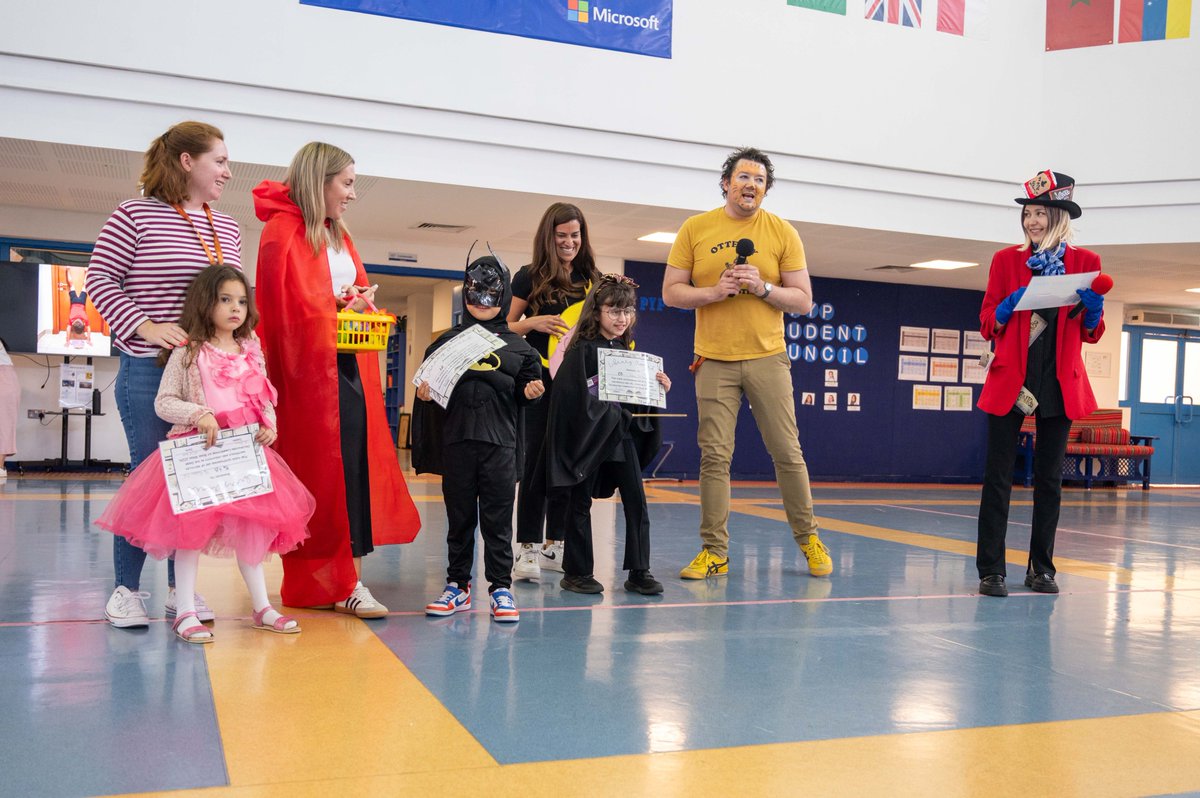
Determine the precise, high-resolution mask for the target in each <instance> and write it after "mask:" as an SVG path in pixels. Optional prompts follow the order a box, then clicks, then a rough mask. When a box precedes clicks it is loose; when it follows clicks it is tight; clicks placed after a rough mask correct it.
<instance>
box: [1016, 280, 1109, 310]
mask: <svg viewBox="0 0 1200 798" xmlns="http://www.w3.org/2000/svg"><path fill="white" fill-rule="evenodd" d="M1099 275H1100V272H1087V273H1085V274H1055V275H1044V276H1038V277H1034V278H1033V279H1032V280H1030V281H1029V287H1028V288H1026V289H1025V293H1024V294H1022V295H1021V301H1020V302H1018V303H1017V307H1016V309H1017V310H1038V309H1039V308H1057V307H1062V306H1064V305H1070V306H1071V307H1074V306H1075V304H1076V303H1077V302H1079V295H1078V294H1076V293H1075V292H1076V291H1078V290H1079V289H1080V288H1091V287H1092V280H1095V279H1096V278H1097V277H1098V276H1099Z"/></svg>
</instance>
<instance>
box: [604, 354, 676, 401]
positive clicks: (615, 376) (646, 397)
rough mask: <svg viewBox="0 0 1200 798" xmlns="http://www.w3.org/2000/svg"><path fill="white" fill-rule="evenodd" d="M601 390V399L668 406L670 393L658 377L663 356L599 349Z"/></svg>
mask: <svg viewBox="0 0 1200 798" xmlns="http://www.w3.org/2000/svg"><path fill="white" fill-rule="evenodd" d="M596 359H597V361H598V362H597V365H598V366H599V373H598V374H597V376H598V377H599V378H600V381H599V393H598V394H597V395H598V396H599V397H600V400H601V401H604V402H624V403H626V404H631V405H647V406H649V407H666V406H667V392H666V391H664V390H663V387H662V385H660V384H659V382H658V380H657V379H656V376H657V375H658V372H660V371H662V370H663V368H662V365H663V359H662V358H661V357H659V356H658V355H651V354H649V353H647V352H631V351H629V350H627V349H597V350H596Z"/></svg>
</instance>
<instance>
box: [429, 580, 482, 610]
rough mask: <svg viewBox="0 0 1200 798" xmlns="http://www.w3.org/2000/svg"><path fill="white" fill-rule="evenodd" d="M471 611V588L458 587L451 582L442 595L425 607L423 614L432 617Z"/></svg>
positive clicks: (468, 586)
mask: <svg viewBox="0 0 1200 798" xmlns="http://www.w3.org/2000/svg"><path fill="white" fill-rule="evenodd" d="M469 609H471V586H470V585H467V586H466V587H465V588H463V587H459V586H458V585H457V584H456V583H454V582H451V583H450V584H448V585H446V589H445V590H443V591H442V595H440V596H438V597H437V598H436V599H434V600H433V601H431V602H429V603H428V604H426V605H425V614H426V615H434V616H439V617H440V616H445V615H453V614H454V613H456V612H465V611H467V610H469Z"/></svg>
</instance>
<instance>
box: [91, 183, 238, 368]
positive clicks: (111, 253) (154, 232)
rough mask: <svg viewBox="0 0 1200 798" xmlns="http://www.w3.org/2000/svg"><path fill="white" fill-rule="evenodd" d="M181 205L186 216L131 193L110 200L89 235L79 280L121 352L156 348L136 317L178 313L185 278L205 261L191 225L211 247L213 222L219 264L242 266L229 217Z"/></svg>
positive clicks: (140, 353)
mask: <svg viewBox="0 0 1200 798" xmlns="http://www.w3.org/2000/svg"><path fill="white" fill-rule="evenodd" d="M187 213H188V216H189V217H191V220H192V224H188V223H187V222H185V221H184V220H183V217H182V216H180V215H179V213H178V211H176V210H175V208H174V207H172V206H170V205H168V204H166V203H165V202H162V201H161V200H158V199H155V198H154V197H145V198H143V199H132V200H129V201H127V202H122V203H121V204H120V205H118V206H117V209H116V210H115V211H113V214H112V216H110V217H108V221H107V222H105V223H104V227H103V228H102V229H101V230H100V235H99V236H98V237H97V238H96V247H95V249H93V250H92V259H91V262H90V263H89V264H88V270H87V280H86V282H85V286H86V288H87V292H88V295H89V296H90V297H91V299H92V303H93V304H94V305H95V306H96V309H97V310H99V311H100V315H101V316H103V317H104V320H105V321H106V322H108V326H109V327H110V328H112V333H113V341H114V345H115V346H116V347H117V349H119V350H121V351H122V352H124V353H125V354H127V355H133V356H134V357H153V356H155V355H157V354H158V352H159V348H158V347H157V346H155V345H154V344H151V343H149V342H147V341H145V340H143V339H142V337H141V336H139V335H138V334H137V333H136V332H135V331H136V330H137V328H138V325H140V324H141V323H142V322H144V321H147V320H148V321H154V322H159V323H161V322H174V321H178V320H179V314H180V312H181V311H182V310H183V297H184V294H185V293H187V289H188V286H189V285H191V284H192V280H194V279H195V277H196V275H197V274H198V273H199V272H200V270H202V269H203V268H204V267H205V266H208V265H209V262H208V256H207V255H206V254H205V253H204V248H203V247H202V246H200V240H199V239H198V238H196V234H197V232H198V233H199V234H200V235H201V236H202V237H203V238H204V242H205V243H206V244H208V247H209V250H210V251H212V252H213V253H214V254H215V252H216V250H215V248H214V244H213V226H215V227H216V228H217V235H218V236H219V237H220V239H221V253H222V255H223V258H224V262H225V264H226V265H227V266H233V267H234V268H237V269H240V268H242V234H241V231H239V230H238V226H237V222H235V221H234V220H233V217H231V216H229V215H227V214H224V213H219V212H218V211H213V212H212V214H213V225H209V223H208V216H206V215H205V213H204V211H203V210H199V211H188V212H187ZM192 225H195V229H193V227H192Z"/></svg>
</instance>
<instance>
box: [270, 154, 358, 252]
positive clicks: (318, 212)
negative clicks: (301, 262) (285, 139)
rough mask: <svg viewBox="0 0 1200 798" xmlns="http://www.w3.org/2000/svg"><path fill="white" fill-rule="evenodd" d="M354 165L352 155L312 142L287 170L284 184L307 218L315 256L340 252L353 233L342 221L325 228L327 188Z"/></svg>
mask: <svg viewBox="0 0 1200 798" xmlns="http://www.w3.org/2000/svg"><path fill="white" fill-rule="evenodd" d="M353 163H354V159H353V158H351V157H350V153H348V152H346V151H345V150H343V149H341V148H340V147H335V146H334V145H332V144H325V143H324V142H320V141H310V142H309V143H308V144H305V145H304V146H303V147H301V148H300V151H299V152H297V153H296V156H295V157H294V158H292V163H291V165H290V166H289V167H288V170H287V175H285V176H284V178H283V182H284V183H286V184H287V187H288V193H289V195H290V196H291V198H292V201H293V202H295V203H296V204H297V205H299V206H300V213H301V214H303V216H304V228H305V230H306V231H307V235H306V236H305V237H306V238H307V239H308V244H309V246H311V247H312V249H313V254H318V253H320V251H321V250H322V249H324V248H325V247H333V249H334V251H335V252H341V251H342V248H343V247H344V246H345V239H346V236H348V235H350V231H349V230H347V229H346V225H345V224H343V223H342V220H341V219H337V220H332V219H331V220H329V226H328V227H326V226H325V222H326V219H327V217H326V216H325V186H326V185H327V184H328V183H329V181H330V180H332V179H333V178H334V177H336V176H337V175H338V174H339V173H341V171H342V170H343V169H345V168H346V167H347V166H350V165H351V164H353Z"/></svg>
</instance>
